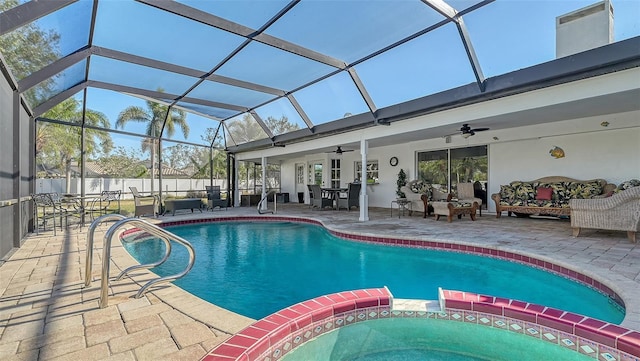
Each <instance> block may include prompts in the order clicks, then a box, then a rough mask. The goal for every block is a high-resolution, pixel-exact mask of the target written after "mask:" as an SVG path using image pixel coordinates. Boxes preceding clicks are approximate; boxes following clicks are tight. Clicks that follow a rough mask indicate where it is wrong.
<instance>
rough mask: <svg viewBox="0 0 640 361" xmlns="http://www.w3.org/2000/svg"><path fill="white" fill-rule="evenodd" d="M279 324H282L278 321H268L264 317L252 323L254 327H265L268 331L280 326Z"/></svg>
mask: <svg viewBox="0 0 640 361" xmlns="http://www.w3.org/2000/svg"><path fill="white" fill-rule="evenodd" d="M278 326H280V325H279V324H277V323H273V322H270V321H267V320H265V319H264V318H263V319H262V320H260V321H257V322H256V323H254V324H253V325H252V327H255V328H260V329H263V330H266V331H273V330H275V329H276V328H278Z"/></svg>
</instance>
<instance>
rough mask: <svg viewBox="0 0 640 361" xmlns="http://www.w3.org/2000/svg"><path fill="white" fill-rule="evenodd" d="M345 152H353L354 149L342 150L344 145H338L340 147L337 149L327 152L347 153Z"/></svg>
mask: <svg viewBox="0 0 640 361" xmlns="http://www.w3.org/2000/svg"><path fill="white" fill-rule="evenodd" d="M345 152H353V149H345V150H342V147H341V146H338V148H337V149H336V150H332V151H330V152H326V153H336V154H342V153H345Z"/></svg>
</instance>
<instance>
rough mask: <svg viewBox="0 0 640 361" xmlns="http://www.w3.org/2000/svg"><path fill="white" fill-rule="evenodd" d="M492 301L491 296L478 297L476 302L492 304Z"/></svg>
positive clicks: (493, 298)
mask: <svg viewBox="0 0 640 361" xmlns="http://www.w3.org/2000/svg"><path fill="white" fill-rule="evenodd" d="M494 300H495V297H493V296H485V295H478V302H485V303H493V302H494Z"/></svg>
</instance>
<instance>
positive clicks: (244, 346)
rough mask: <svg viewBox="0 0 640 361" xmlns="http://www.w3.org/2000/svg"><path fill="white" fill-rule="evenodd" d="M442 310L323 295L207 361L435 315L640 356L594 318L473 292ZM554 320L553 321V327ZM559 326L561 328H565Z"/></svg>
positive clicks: (606, 353)
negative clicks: (382, 321) (352, 327)
mask: <svg viewBox="0 0 640 361" xmlns="http://www.w3.org/2000/svg"><path fill="white" fill-rule="evenodd" d="M442 295H443V301H444V305H445V309H444V312H437V313H432V312H422V311H400V310H393V309H392V308H391V307H392V304H393V296H392V295H391V293H390V292H389V290H387V289H386V288H372V289H364V290H354V291H347V292H340V293H335V294H330V295H325V296H321V297H318V298H314V299H311V300H308V301H304V302H301V303H298V304H295V305H293V306H291V307H288V308H285V309H283V310H281V311H279V312H277V313H274V314H272V315H269V316H267V317H265V318H263V319H261V320H259V321H256V322H255V323H254V324H252V325H250V326H249V327H247V328H245V329H244V330H242V331H240V332H239V333H237V334H236V335H234V336H232V337H231V338H229V339H228V340H227V341H225V342H224V343H222V344H220V345H218V346H217V347H215V348H214V349H213V350H211V351H210V352H209V353H208V354H207V355H205V356H204V357H203V358H202V360H203V361H232V360H234V361H268V360H269V361H271V360H277V359H279V358H280V357H282V356H284V355H285V354H287V353H288V352H290V351H291V350H293V349H295V348H296V347H298V346H300V345H302V344H304V343H305V342H307V341H309V340H311V339H313V338H315V337H318V336H320V335H322V334H324V333H327V332H330V331H332V330H334V329H336V328H339V327H342V326H345V325H349V324H352V323H356V322H364V321H367V320H372V319H379V318H389V317H393V318H398V317H408V318H424V319H428V318H437V319H441V320H450V321H452V322H467V323H475V324H478V325H483V326H487V327H495V328H501V329H504V330H508V331H511V332H517V333H521V334H525V335H528V336H530V337H532V338H534V339H538V340H540V342H550V343H554V344H557V345H559V347H565V348H567V349H570V350H573V351H575V352H579V353H581V354H584V355H588V356H590V357H593V358H595V359H597V360H604V361H608V360H616V361H628V360H635V361H638V360H640V332H638V331H632V330H628V329H626V328H624V327H620V326H618V325H613V324H609V323H606V322H602V321H599V320H596V319H592V318H588V317H584V316H580V315H576V314H572V313H569V312H565V311H561V310H557V309H552V308H548V307H544V306H540V305H536V304H530V303H523V302H519V301H514V300H508V299H503V298H498V297H493V296H485V295H478V294H475V293H468V292H461V291H450V290H443V291H442ZM550 324H552V325H550ZM555 326H560V328H561V329H558V328H556V327H555Z"/></svg>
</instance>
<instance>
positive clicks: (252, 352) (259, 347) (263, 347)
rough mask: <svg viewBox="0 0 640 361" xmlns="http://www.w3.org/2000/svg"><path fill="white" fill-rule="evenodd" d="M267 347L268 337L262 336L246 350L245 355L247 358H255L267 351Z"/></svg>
mask: <svg viewBox="0 0 640 361" xmlns="http://www.w3.org/2000/svg"><path fill="white" fill-rule="evenodd" d="M268 349H269V339H268V338H264V339H262V340H260V341H258V342H256V344H255V345H253V347H251V348H250V349H249V350H247V355H248V356H249V360H257V359H258V357H260V355H262V354H263V353H265V352H267V350H268Z"/></svg>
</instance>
